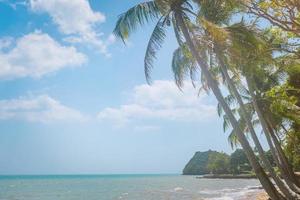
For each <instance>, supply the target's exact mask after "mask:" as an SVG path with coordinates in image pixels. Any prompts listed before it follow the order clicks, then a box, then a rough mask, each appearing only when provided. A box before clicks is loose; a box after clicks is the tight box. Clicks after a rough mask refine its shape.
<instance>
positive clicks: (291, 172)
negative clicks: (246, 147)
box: [266, 119, 300, 192]
mask: <svg viewBox="0 0 300 200" xmlns="http://www.w3.org/2000/svg"><path fill="white" fill-rule="evenodd" d="M266 124H267V128H268V130H269V132H270V135H271V137H272V140H273V142H274V145H275V148H276V150H277V151H278V154H279V155H280V158H281V159H282V164H283V166H284V168H285V170H286V171H287V174H288V175H289V177H290V179H291V180H292V182H293V183H295V184H296V186H298V187H297V188H298V189H297V191H298V192H299V191H300V190H299V187H300V183H299V180H298V179H297V177H296V175H295V173H294V170H293V168H292V166H291V164H290V163H289V161H288V159H287V157H286V155H285V153H284V152H283V149H282V148H281V144H280V142H279V140H278V138H277V136H276V134H275V133H274V130H273V128H272V126H271V123H270V122H269V121H268V119H266Z"/></svg>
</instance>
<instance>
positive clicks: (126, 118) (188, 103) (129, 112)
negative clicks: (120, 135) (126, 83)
mask: <svg viewBox="0 0 300 200" xmlns="http://www.w3.org/2000/svg"><path fill="white" fill-rule="evenodd" d="M185 85H186V86H185V88H184V91H183V92H180V91H179V90H178V88H177V87H176V86H175V84H174V83H173V82H172V81H155V82H154V83H153V84H152V85H151V86H149V85H139V86H136V87H135V88H134V89H133V94H132V99H131V100H130V102H129V103H128V104H124V105H121V106H119V107H118V108H112V107H108V108H105V109H103V110H102V111H101V112H99V113H98V119H100V120H102V121H105V120H109V121H113V122H116V123H117V124H118V125H124V124H126V123H128V122H131V121H133V120H145V119H158V120H172V121H186V122H194V121H196V122H199V121H204V120H210V119H212V118H213V117H216V108H215V105H212V104H210V103H208V102H206V99H205V95H204V94H201V95H200V96H198V95H197V92H198V90H196V89H195V88H193V86H192V85H191V84H189V83H186V84H185Z"/></svg>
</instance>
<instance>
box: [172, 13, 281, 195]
mask: <svg viewBox="0 0 300 200" xmlns="http://www.w3.org/2000/svg"><path fill="white" fill-rule="evenodd" d="M175 18H176V20H177V21H178V24H179V27H180V29H181V30H182V32H183V35H184V37H185V39H186V42H187V44H188V46H189V49H190V51H191V53H192V55H193V57H194V58H195V59H196V61H197V63H198V65H199V67H200V68H201V71H202V73H203V74H204V76H205V77H206V79H207V81H208V84H209V86H210V87H211V89H212V91H213V93H214V95H215V96H216V98H217V100H218V102H219V103H220V105H221V106H222V108H223V110H224V111H225V113H226V115H227V116H228V117H229V120H230V123H231V124H232V126H233V127H234V128H235V129H236V130H237V137H238V139H239V141H240V143H241V145H242V147H243V149H244V151H245V153H246V155H247V158H248V160H249V162H250V163H251V165H252V167H253V170H254V171H255V173H256V175H257V177H258V179H259V180H260V182H261V184H262V186H263V188H264V189H265V190H266V192H267V193H268V195H269V196H270V197H271V198H272V199H273V200H280V199H283V197H282V196H281V195H280V194H279V193H278V191H277V190H276V188H275V187H274V185H273V184H272V182H271V181H270V179H269V178H268V176H267V174H266V173H265V171H264V170H263V168H262V167H261V165H260V164H259V162H258V161H257V160H256V157H255V154H254V152H253V150H252V148H251V146H250V144H249V142H248V141H247V138H246V136H245V135H244V133H243V132H242V131H241V129H240V127H239V124H238V122H237V120H236V119H235V117H234V115H233V113H232V111H231V109H230V107H229V106H228V105H227V103H226V101H225V99H224V97H223V95H222V93H221V91H220V89H219V86H218V84H217V81H216V80H215V79H214V78H213V76H212V75H211V73H210V71H209V68H208V65H207V63H206V62H204V60H202V59H201V56H200V55H199V53H198V52H197V48H196V46H195V45H194V43H193V41H192V38H191V36H190V33H189V30H188V28H187V26H186V24H185V22H184V19H183V17H182V15H181V13H178V12H177V13H175Z"/></svg>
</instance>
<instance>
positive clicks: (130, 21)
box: [114, 0, 300, 200]
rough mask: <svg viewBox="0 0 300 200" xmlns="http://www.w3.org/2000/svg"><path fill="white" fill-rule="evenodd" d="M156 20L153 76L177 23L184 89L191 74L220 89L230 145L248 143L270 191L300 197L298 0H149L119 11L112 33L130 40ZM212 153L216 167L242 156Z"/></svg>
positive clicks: (148, 60)
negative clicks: (299, 174)
mask: <svg viewBox="0 0 300 200" xmlns="http://www.w3.org/2000/svg"><path fill="white" fill-rule="evenodd" d="M153 22H155V28H154V30H153V33H152V35H151V36H150V40H149V43H148V47H147V49H146V55H145V63H144V64H145V74H146V78H147V80H148V82H149V83H151V80H150V75H151V69H152V67H153V65H154V60H155V58H156V53H157V51H158V50H159V49H160V48H161V46H162V44H163V41H164V39H165V38H166V37H167V30H170V29H171V30H173V31H174V33H175V36H176V39H177V42H178V48H177V49H176V50H175V51H174V53H173V59H172V70H173V72H174V78H175V82H176V84H177V85H178V87H179V88H181V89H183V83H184V80H185V79H186V78H187V77H190V79H191V81H192V82H193V84H194V85H195V87H196V88H199V87H200V88H201V89H204V90H206V91H207V92H209V91H210V92H211V93H212V94H213V95H214V96H215V97H216V99H217V101H218V113H219V115H220V117H222V118H223V119H224V130H225V132H226V133H227V131H228V130H230V133H229V141H230V143H231V145H232V146H233V147H235V146H240V147H242V148H243V151H244V153H245V155H246V157H247V159H248V160H249V163H250V165H251V167H252V169H253V171H254V173H255V174H256V176H257V178H258V179H259V180H260V183H261V184H262V187H263V188H264V189H265V191H266V192H267V193H268V195H269V196H270V198H271V199H273V200H285V199H286V200H289V199H292V200H297V199H300V181H299V180H298V179H297V178H296V176H295V173H294V171H295V170H297V169H299V165H300V159H299V155H300V147H299V146H300V128H299V127H300V86H299V85H300V84H299V82H300V81H299V80H300V73H299V72H300V1H299V0H289V1H282V0H265V1H261V0H224V1H220V0H152V1H145V2H144V3H140V4H138V5H136V6H134V7H133V8H131V9H129V10H128V11H127V12H126V13H124V14H122V15H121V16H120V17H119V20H118V22H117V24H116V27H115V30H114V33H115V35H116V36H117V37H119V38H121V39H122V40H123V41H124V42H126V39H127V38H128V37H129V36H130V35H131V33H132V32H133V31H135V30H136V29H137V28H139V27H140V26H143V25H146V24H148V23H149V24H152V23H153ZM262 25H263V27H262ZM199 85H200V86H199ZM197 86H199V87H197ZM222 86H224V87H222ZM221 87H222V90H221ZM225 88H226V89H225ZM225 90H226V91H225ZM224 94H226V95H224ZM258 131H261V132H262V133H263V135H264V137H265V139H266V140H267V143H268V149H269V150H270V151H269V152H268V154H266V153H265V151H264V149H263V147H262V145H261V141H260V139H259V137H258ZM236 156H237V157H238V156H239V153H237V155H236ZM207 160H208V161H210V164H209V165H208V167H209V169H210V170H211V171H214V172H217V173H219V172H224V171H225V169H224V167H223V166H222V167H223V168H222V169H221V168H219V167H218V166H219V165H221V164H222V165H225V166H227V165H229V166H231V164H233V163H237V162H236V160H235V161H232V162H230V161H229V162H228V157H227V156H226V155H225V154H222V155H221V154H218V155H214V154H213V156H208V158H207ZM228 163H229V164H228ZM233 169H234V171H235V172H239V170H240V168H239V167H233Z"/></svg>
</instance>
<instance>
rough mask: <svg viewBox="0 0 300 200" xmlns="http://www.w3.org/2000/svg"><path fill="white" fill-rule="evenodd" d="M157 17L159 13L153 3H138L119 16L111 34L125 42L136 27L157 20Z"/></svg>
mask: <svg viewBox="0 0 300 200" xmlns="http://www.w3.org/2000/svg"><path fill="white" fill-rule="evenodd" d="M159 16H160V11H159V9H158V7H157V5H156V3H155V2H154V1H147V2H144V3H140V4H138V5H136V6H134V7H132V8H131V9H129V10H128V11H127V12H125V13H124V14H122V15H120V17H119V19H118V21H117V24H116V27H115V29H114V31H113V33H114V34H115V36H116V37H119V38H121V39H122V40H123V41H124V42H125V40H126V39H127V38H128V37H129V35H130V34H131V33H132V32H133V31H135V30H136V28H137V27H138V26H142V25H144V24H145V23H147V22H149V21H151V20H154V19H157V18H158V17H159Z"/></svg>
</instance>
